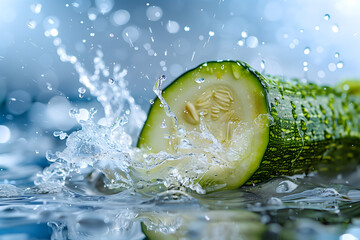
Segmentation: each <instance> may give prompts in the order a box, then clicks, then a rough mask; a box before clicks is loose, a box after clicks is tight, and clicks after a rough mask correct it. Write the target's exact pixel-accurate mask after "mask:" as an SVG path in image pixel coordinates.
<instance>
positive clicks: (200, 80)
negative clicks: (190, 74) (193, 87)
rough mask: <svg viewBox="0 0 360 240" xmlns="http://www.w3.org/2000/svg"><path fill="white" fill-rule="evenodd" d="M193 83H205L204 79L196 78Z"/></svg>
mask: <svg viewBox="0 0 360 240" xmlns="http://www.w3.org/2000/svg"><path fill="white" fill-rule="evenodd" d="M195 82H197V83H203V82H205V79H204V78H198V79H196V80H195Z"/></svg>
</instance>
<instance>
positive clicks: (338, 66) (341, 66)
mask: <svg viewBox="0 0 360 240" xmlns="http://www.w3.org/2000/svg"><path fill="white" fill-rule="evenodd" d="M336 67H337V68H340V69H341V68H343V67H344V63H343V62H342V61H340V62H338V63H337V64H336Z"/></svg>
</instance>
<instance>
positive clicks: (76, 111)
mask: <svg viewBox="0 0 360 240" xmlns="http://www.w3.org/2000/svg"><path fill="white" fill-rule="evenodd" d="M79 113H80V111H79V109H77V108H71V109H70V110H69V116H70V117H71V118H76V116H77V115H79Z"/></svg>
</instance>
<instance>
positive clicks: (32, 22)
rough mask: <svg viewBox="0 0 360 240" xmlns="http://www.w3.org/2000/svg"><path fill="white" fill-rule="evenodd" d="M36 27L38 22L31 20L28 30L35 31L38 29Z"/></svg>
mask: <svg viewBox="0 0 360 240" xmlns="http://www.w3.org/2000/svg"><path fill="white" fill-rule="evenodd" d="M36 25H37V23H36V21H34V20H30V21H29V22H28V23H27V26H28V28H30V29H35V28H36Z"/></svg>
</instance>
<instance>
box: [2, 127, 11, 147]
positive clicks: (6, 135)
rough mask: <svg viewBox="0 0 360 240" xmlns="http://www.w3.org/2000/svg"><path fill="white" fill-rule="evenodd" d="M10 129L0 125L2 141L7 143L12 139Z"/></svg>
mask: <svg viewBox="0 0 360 240" xmlns="http://www.w3.org/2000/svg"><path fill="white" fill-rule="evenodd" d="M10 137H11V132H10V129H9V128H8V127H7V126H5V125H0V143H7V142H8V141H9V140H10Z"/></svg>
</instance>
